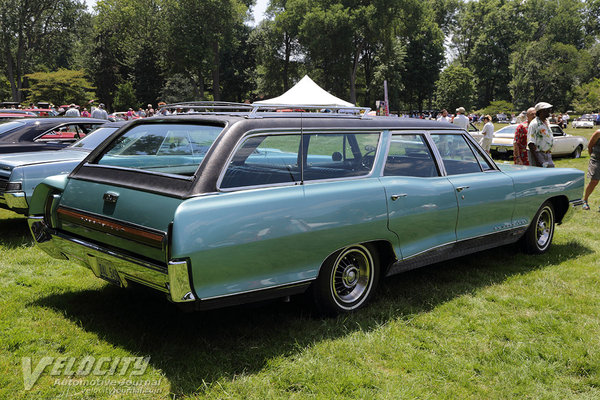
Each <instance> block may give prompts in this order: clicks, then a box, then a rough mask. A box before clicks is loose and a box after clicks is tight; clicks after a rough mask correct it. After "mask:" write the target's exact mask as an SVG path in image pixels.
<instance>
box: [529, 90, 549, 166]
mask: <svg viewBox="0 0 600 400" xmlns="http://www.w3.org/2000/svg"><path fill="white" fill-rule="evenodd" d="M551 110H552V104H549V103H546V102H543V101H542V102H540V103H537V104H536V105H535V115H536V117H535V118H534V119H533V120H532V121H531V122H530V123H529V127H528V129H527V133H528V135H527V136H528V139H527V147H528V148H529V163H530V164H531V165H533V166H536V167H547V168H554V162H553V161H552V146H553V145H554V136H553V135H552V130H551V129H550V126H549V125H548V117H549V116H550V111H551Z"/></svg>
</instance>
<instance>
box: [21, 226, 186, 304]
mask: <svg viewBox="0 0 600 400" xmlns="http://www.w3.org/2000/svg"><path fill="white" fill-rule="evenodd" d="M28 222H29V229H30V230H31V233H32V235H33V238H34V240H35V242H36V244H37V245H38V246H39V247H40V248H41V249H42V250H44V251H45V252H46V253H48V254H49V255H51V256H52V257H54V258H58V259H63V260H73V261H76V262H77V263H79V264H81V265H83V266H84V267H87V268H89V269H91V270H92V272H93V273H94V275H96V276H97V277H98V278H101V279H104V280H106V281H108V282H110V283H113V284H116V285H119V286H121V287H127V286H128V284H129V282H130V281H133V282H137V283H140V284H142V285H144V286H148V287H151V288H153V289H156V290H159V291H161V292H163V293H166V294H167V295H168V296H169V298H170V300H171V301H173V302H175V303H181V302H189V301H194V300H196V296H195V295H194V293H193V291H192V285H191V282H190V274H189V265H188V262H187V261H169V263H168V265H167V266H166V267H165V266H164V265H160V264H154V263H151V262H148V261H145V260H141V259H139V258H135V257H131V256H128V255H124V254H119V253H117V252H115V251H113V250H109V249H107V248H104V247H102V246H98V245H96V244H94V243H90V242H86V241H85V240H81V239H78V238H74V237H72V236H69V235H66V234H64V233H62V232H57V231H55V230H54V229H52V228H50V227H48V225H46V223H45V221H44V219H43V217H29V220H28Z"/></svg>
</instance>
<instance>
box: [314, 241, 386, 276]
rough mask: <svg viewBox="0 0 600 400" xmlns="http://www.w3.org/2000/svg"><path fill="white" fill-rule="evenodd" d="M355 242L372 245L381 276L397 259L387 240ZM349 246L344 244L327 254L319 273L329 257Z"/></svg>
mask: <svg viewBox="0 0 600 400" xmlns="http://www.w3.org/2000/svg"><path fill="white" fill-rule="evenodd" d="M355 244H362V245H369V246H373V247H374V248H375V250H377V257H378V258H379V265H380V267H381V276H382V277H384V276H386V274H387V270H388V269H389V267H390V266H391V265H392V264H393V263H394V262H395V261H396V260H397V257H396V253H395V252H394V247H393V246H392V244H391V243H390V242H388V241H387V240H373V241H370V242H363V243H355ZM351 246H352V245H348V246H344V247H342V248H340V249H337V250H336V251H334V252H332V253H331V254H330V255H329V256H327V257H326V258H325V259H324V260H323V262H322V263H321V266H320V267H319V274H321V270H322V268H323V265H325V263H326V262H327V261H329V259H331V258H335V257H337V255H338V254H339V252H340V251H342V250H344V249H345V248H346V247H351Z"/></svg>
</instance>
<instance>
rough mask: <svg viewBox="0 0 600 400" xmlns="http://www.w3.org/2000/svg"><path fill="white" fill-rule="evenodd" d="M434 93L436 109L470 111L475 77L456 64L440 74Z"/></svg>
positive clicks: (466, 69)
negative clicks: (461, 108) (462, 108)
mask: <svg viewBox="0 0 600 400" xmlns="http://www.w3.org/2000/svg"><path fill="white" fill-rule="evenodd" d="M435 93H436V100H437V107H438V109H443V108H447V109H448V110H455V109H457V108H458V107H464V108H465V109H466V110H472V107H473V98H474V97H475V75H473V73H472V72H471V71H470V70H469V69H468V68H465V67H462V66H460V65H457V64H453V65H450V66H448V68H446V69H445V70H444V71H442V73H441V74H440V79H438V81H437V83H436V92H435Z"/></svg>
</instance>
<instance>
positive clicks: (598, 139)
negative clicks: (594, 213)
mask: <svg viewBox="0 0 600 400" xmlns="http://www.w3.org/2000/svg"><path fill="white" fill-rule="evenodd" d="M588 151H589V152H590V162H589V164H588V178H590V181H589V182H588V184H587V186H586V187H585V194H584V196H583V207H582V208H583V209H584V210H589V209H590V206H589V205H588V199H589V198H590V195H591V194H592V192H593V191H594V189H595V188H596V186H597V185H598V181H599V180H600V129H598V130H597V131H596V132H594V134H593V135H592V137H591V138H590V142H589V143H588ZM598 211H600V207H598Z"/></svg>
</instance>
